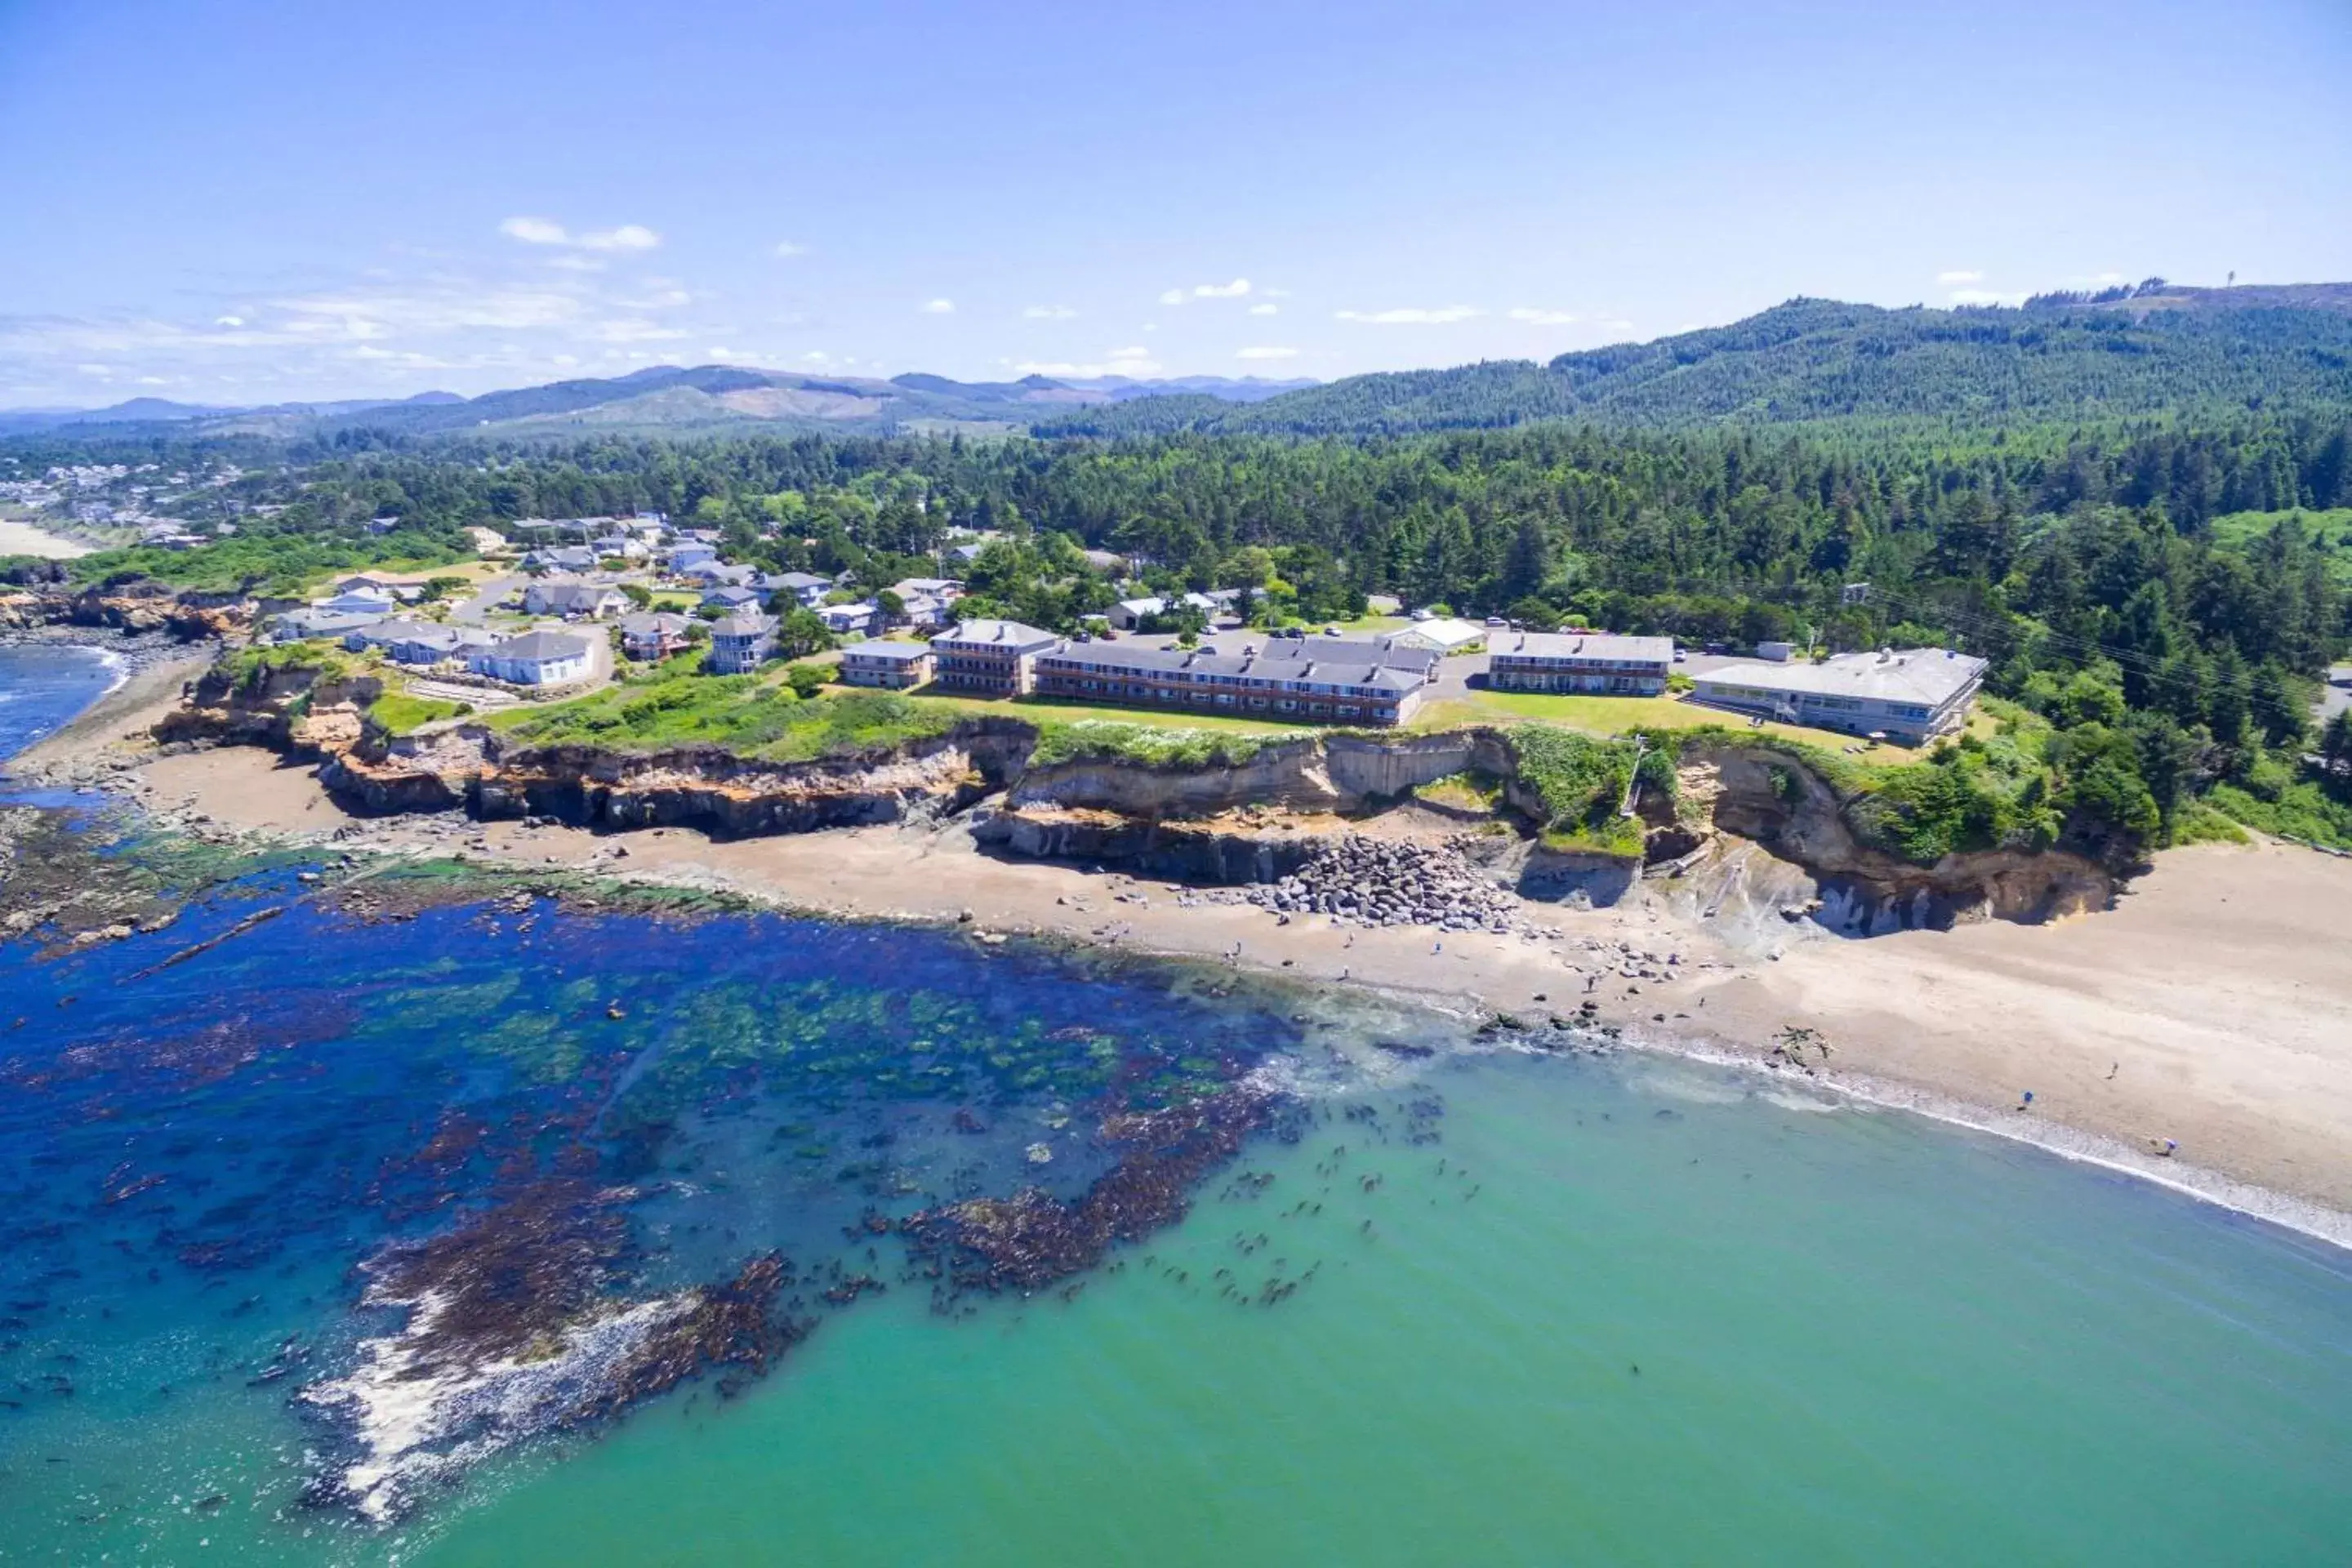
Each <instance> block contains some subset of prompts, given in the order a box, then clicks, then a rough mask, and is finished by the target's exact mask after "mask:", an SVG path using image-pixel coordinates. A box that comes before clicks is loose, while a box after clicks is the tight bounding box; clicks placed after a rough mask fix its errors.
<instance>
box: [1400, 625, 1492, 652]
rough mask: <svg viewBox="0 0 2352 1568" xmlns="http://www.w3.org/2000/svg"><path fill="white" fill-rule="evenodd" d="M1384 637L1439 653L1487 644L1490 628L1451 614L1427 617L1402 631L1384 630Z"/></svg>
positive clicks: (1471, 648)
mask: <svg viewBox="0 0 2352 1568" xmlns="http://www.w3.org/2000/svg"><path fill="white" fill-rule="evenodd" d="M1383 639H1384V640H1386V641H1389V642H1392V643H1401V644H1402V645H1403V646H1405V647H1425V648H1429V649H1431V650H1433V651H1434V652H1437V653H1469V652H1471V651H1473V650H1474V649H1477V648H1482V647H1486V627H1485V626H1473V625H1471V624H1470V623H1469V622H1468V621H1461V620H1455V619H1454V618H1453V617H1452V616H1432V617H1431V618H1430V619H1428V620H1425V621H1415V622H1414V623H1413V624H1412V625H1411V626H1407V627H1405V628H1404V629H1403V630H1402V631H1394V632H1388V633H1384V634H1383Z"/></svg>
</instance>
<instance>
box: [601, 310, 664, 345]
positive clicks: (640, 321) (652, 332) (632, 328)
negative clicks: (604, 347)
mask: <svg viewBox="0 0 2352 1568" xmlns="http://www.w3.org/2000/svg"><path fill="white" fill-rule="evenodd" d="M587 335H588V336H590V337H592V338H593V339H595V340H596V341H597V342H606V343H666V342H677V340H678V339H680V338H682V337H685V336H686V335H687V334H686V333H684V332H682V331H678V330H677V328H675V327H665V326H663V325H662V324H661V323H660V322H659V321H646V319H645V318H643V317H642V316H622V317H618V318H616V319H614V320H613V321H596V322H592V323H591V324H590V325H589V328H588V333H587Z"/></svg>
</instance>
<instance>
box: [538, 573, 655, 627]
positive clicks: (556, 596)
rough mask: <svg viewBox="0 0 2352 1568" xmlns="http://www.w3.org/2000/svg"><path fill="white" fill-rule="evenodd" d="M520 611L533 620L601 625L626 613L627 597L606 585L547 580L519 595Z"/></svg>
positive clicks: (563, 578)
mask: <svg viewBox="0 0 2352 1568" xmlns="http://www.w3.org/2000/svg"><path fill="white" fill-rule="evenodd" d="M522 607H523V608H524V609H525V610H526V611H528V612H529V613H530V614H531V615H534V616H563V617H564V618H565V619H567V620H592V621H601V620H603V619H604V618H605V617H606V616H617V615H619V614H620V613H621V612H622V611H624V610H625V609H627V608H628V607H629V596H628V595H626V594H624V593H622V592H621V591H620V590H619V589H618V588H615V587H614V586H613V585H612V584H609V583H583V582H582V581H580V580H579V579H578V578H576V577H549V578H545V579H543V580H541V581H540V582H536V583H533V584H530V586H529V587H527V588H525V589H524V590H523V591H522Z"/></svg>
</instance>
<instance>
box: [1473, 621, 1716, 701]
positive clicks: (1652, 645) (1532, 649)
mask: <svg viewBox="0 0 2352 1568" xmlns="http://www.w3.org/2000/svg"><path fill="white" fill-rule="evenodd" d="M1674 663H1675V642H1674V639H1673V638H1672V637H1617V636H1614V635H1612V634H1610V633H1607V632H1497V633H1496V634H1495V637H1494V641H1493V643H1492V645H1491V651H1490V653H1489V655H1488V658H1487V660H1486V679H1487V681H1488V682H1489V683H1490V684H1491V685H1492V686H1493V687H1494V688H1495V689H1496V690H1498V691H1587V692H1598V693H1601V694H1605V695H1608V696H1612V697H1655V696H1658V695H1659V694H1661V693H1662V692H1664V690H1665V689H1666V675H1667V672H1668V671H1670V670H1671V669H1673V668H1674Z"/></svg>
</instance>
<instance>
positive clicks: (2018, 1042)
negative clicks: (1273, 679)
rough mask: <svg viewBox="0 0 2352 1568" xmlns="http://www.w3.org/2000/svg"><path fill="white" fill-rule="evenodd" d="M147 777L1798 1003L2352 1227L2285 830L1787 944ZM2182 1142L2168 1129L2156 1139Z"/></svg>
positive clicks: (2326, 1003) (1351, 962) (542, 837)
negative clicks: (2037, 920) (2061, 897)
mask: <svg viewBox="0 0 2352 1568" xmlns="http://www.w3.org/2000/svg"><path fill="white" fill-rule="evenodd" d="M143 777H144V779H145V780H146V782H147V784H149V786H150V788H151V790H152V795H151V799H152V803H153V804H154V805H156V806H157V807H159V808H162V809H165V810H171V809H175V808H182V809H184V808H193V809H195V810H199V811H202V812H204V813H205V814H206V815H207V816H209V817H210V818H211V819H212V820H213V821H214V822H215V823H218V824H221V825H224V826H232V827H237V828H243V829H251V830H260V831H268V832H272V833H293V834H299V835H324V834H327V833H330V832H332V831H334V830H335V829H337V828H350V829H352V831H353V833H354V834H355V836H356V837H355V842H353V843H352V847H372V848H382V849H387V850H394V851H398V850H410V851H426V850H431V851H434V852H439V853H446V852H449V851H451V850H453V849H461V848H462V849H465V850H466V851H467V853H468V854H471V855H475V856H477V857H478V858H485V859H492V860H496V861H499V862H500V863H507V864H521V865H549V864H551V865H559V866H564V867H592V868H598V869H602V870H604V871H608V872H610V873H613V874H615V875H621V876H627V877H631V878H637V879H647V880H658V881H667V882H677V883H682V884H688V885H694V886H703V887H725V888H729V889H735V890H738V891H740V892H744V893H747V894H750V895H752V896H754V897H759V898H762V899H765V900H772V901H774V902H777V903H779V904H782V905H783V906H786V907H789V908H793V909H796V910H807V911H812V912H821V913H828V914H836V915H843V916H849V917H863V918H903V919H914V920H923V921H959V920H963V919H966V918H968V919H969V921H970V923H971V925H972V927H973V928H974V929H975V930H976V931H985V932H1013V933H1035V934H1042V935H1050V936H1057V937H1062V938H1066V939H1069V940H1073V941H1077V942H1092V943H1108V944H1116V945H1118V946H1119V947H1121V948H1123V949H1129V950H1133V951H1138V952H1151V953H1160V954H1169V955H1175V956H1182V957H1190V958H1196V959H1205V960H1210V961H1214V962H1231V963H1243V964H1246V965H1248V966H1250V967H1252V968H1254V969H1264V970H1267V971H1272V972H1276V973H1285V974H1288V975H1291V976H1293V977H1296V978H1299V979H1304V980H1317V981H1326V982H1346V983H1350V984H1366V985H1371V986H1376V987H1380V988H1382V989H1387V990H1391V991H1396V992H1400V993H1405V994H1412V995H1414V996H1417V997H1420V998H1423V999H1424V1000H1427V1001H1431V1002H1433V1003H1436V1004H1438V1005H1449V1006H1454V1007H1457V1008H1460V1009H1464V1010H1468V1009H1472V1008H1479V1009H1484V1010H1486V1011H1494V1012H1508V1013H1513V1014H1517V1015H1520V1016H1526V1017H1528V1018H1530V1019H1533V1020H1539V1019H1541V1018H1543V1017H1545V1016H1549V1015H1551V1014H1555V1013H1557V1014H1560V1015H1563V1016H1567V1015H1572V1014H1573V1013H1574V1012H1575V1011H1576V1009H1577V1007H1578V1005H1580V1003H1581V1002H1582V1001H1583V1000H1584V999H1585V998H1586V997H1587V996H1591V997H1592V998H1593V999H1594V1000H1595V1001H1596V1002H1597V1003H1598V1004H1599V1005H1600V1015H1599V1016H1600V1021H1601V1022H1604V1023H1608V1024H1613V1025H1616V1026H1620V1027H1622V1029H1623V1030H1624V1032H1625V1037H1626V1038H1627V1039H1628V1040H1629V1041H1631V1042H1633V1043H1635V1044H1640V1045H1645V1046H1652V1047H1659V1048H1664V1049H1672V1050H1680V1051H1687V1052H1692V1053H1695V1054H1699V1055H1706V1056H1715V1057H1721V1058H1728V1059H1735V1060H1746V1061H1750V1062H1756V1063H1759V1064H1760V1063H1763V1062H1764V1061H1765V1060H1766V1059H1767V1058H1768V1053H1769V1051H1770V1050H1771V1048H1772V1047H1773V1045H1774V1044H1775V1043H1776V1040H1777V1038H1778V1037H1779V1036H1780V1033H1781V1031H1782V1030H1784V1029H1786V1028H1788V1027H1790V1026H1802V1027H1808V1028H1811V1029H1814V1030H1817V1031H1819V1033H1820V1036H1821V1037H1822V1039H1823V1040H1824V1041H1825V1042H1826V1044H1827V1045H1828V1047H1829V1055H1828V1056H1827V1058H1826V1059H1824V1058H1822V1057H1821V1055H1820V1054H1819V1053H1818V1051H1814V1050H1808V1051H1807V1052H1805V1053H1804V1059H1805V1062H1806V1064H1807V1066H1808V1067H1809V1068H1811V1073H1810V1074H1809V1075H1806V1076H1805V1081H1806V1082H1807V1084H1808V1087H1826V1088H1832V1089H1840V1090H1843V1091H1845V1092H1849V1093H1853V1094H1855V1095H1858V1096H1861V1097H1863V1098H1865V1099H1870V1100H1877V1101H1880V1102H1885V1103H1893V1104H1901V1105H1906V1106H1908V1107H1911V1108H1913V1109H1916V1110H1923V1111H1926V1112H1927V1113H1929V1114H1933V1115H1937V1116H1941V1117H1944V1118H1946V1119H1948V1120H1953V1121H1962V1122H1965V1123H1968V1124H1969V1125H1974V1126H1978V1127H1982V1128H1985V1129H1988V1130H1990V1131H1997V1132H2000V1133H2003V1134H2006V1135H2011V1136H2017V1137H2023V1138H2029V1139H2032V1141H2034V1142H2040V1143H2042V1144H2045V1145H2047V1146H2049V1147H2053V1148H2055V1149H2058V1150H2060V1151H2061V1152H2066V1153H2068V1154H2070V1155H2074V1156H2076V1157H2080V1158H2085V1159H2092V1160H2096V1161H2099V1162H2102V1163H2108V1164H2112V1165H2116V1166H2118V1167H2122V1168H2126V1169H2131V1170H2135V1171H2137V1172H2139V1173H2144V1174H2147V1175H2149V1176H2152V1177H2154V1178H2156V1179H2158V1180H2162V1181H2167V1182H2169V1183H2172V1184H2176V1185H2180V1186H2184V1187H2186V1188H2189V1189H2190V1190H2195V1191H2200V1192H2203V1193H2205V1194H2208V1195H2211V1196H2214V1197H2216V1198H2218V1199H2220V1200H2221V1201H2225V1202H2230V1203H2232V1204H2234V1205H2237V1206H2240V1207H2245V1208H2249V1209H2252V1210H2253V1211H2255V1212H2260V1213H2265V1214H2270V1215H2273V1216H2275V1217H2279V1218H2282V1219H2285V1220H2287V1221H2289V1222H2291V1223H2296V1224H2300V1225H2303V1226H2305V1228H2309V1229H2314V1230H2315V1231H2318V1232H2321V1233H2323V1234H2328V1235H2331V1236H2334V1237H2337V1238H2338V1239H2342V1240H2345V1241H2347V1243H2352V1220H2347V1219H2346V1217H2345V1216H2346V1215H2352V1024H2347V1020H2352V943H2347V942H2344V941H2343V939H2342V938H2341V936H2340V935H2339V934H2336V927H2337V923H2338V922H2337V914H2338V912H2339V911H2340V910H2342V909H2343V908H2345V907H2346V906H2347V903H2352V862H2347V861H2343V860H2337V859H2333V858H2327V857H2325V856H2319V855H2315V854H2312V853H2309V852H2307V851H2304V850H2300V849H2295V848H2293V847H2283V846H2265V847H2255V848H2226V847H2199V848H2194V849H2186V850H2178V851H2172V852H2169V853H2167V854H2166V855H2164V856H2162V857H2161V858H2159V862H2158V868H2157V869H2156V870H2155V871H2154V872H2153V873H2151V874H2150V875H2149V876H2147V877H2146V878H2144V879H2141V880H2140V881H2138V882H2137V883H2135V884H2134V885H2133V887H2132V889H2131V890H2130V891H2128V892H2127V893H2126V895H2125V896H2124V898H2123V900H2121V902H2120V904H2119V905H2118V907H2117V908H2116V910H2111V911H2107V912H2104V913H2100V914H2095V915H2089V916H2084V917H2080V918H2077V919H2074V920H2071V921H2063V922H2060V923H2057V924H2053V925H2048V926H2020V925H2011V924H2006V923H2000V922H1986V923H1982V924H1977V925H1970V926H1964V927H1961V928H1959V929H1958V930H1955V931H1947V932H1935V931H1913V932H1906V933H1903V934H1900V935H1896V936H1891V937H1880V938H1875V939H1871V940H1866V941H1855V940H1847V939H1842V938H1838V937H1834V936H1831V935H1829V934H1828V933H1826V932H1824V931H1820V930H1819V929H1818V928H1815V927H1812V926H1811V925H1802V926H1790V927H1789V928H1787V930H1786V931H1785V932H1780V931H1775V932H1772V933H1769V937H1770V939H1771V941H1772V942H1773V943H1774V944H1775V945H1774V946H1773V947H1772V948H1771V950H1770V951H1769V952H1767V951H1765V950H1763V949H1761V948H1759V945H1758V944H1757V943H1756V942H1754V941H1753V940H1747V941H1741V942H1734V941H1730V940H1727V939H1726V938H1725V937H1722V936H1718V934H1717V933H1716V932H1715V931H1712V930H1711V929H1708V927H1707V926H1706V924H1704V923H1703V922H1694V921H1687V920H1685V919H1681V918H1679V917H1677V916H1675V915H1673V914H1671V913H1669V912H1668V911H1666V910H1664V909H1663V908H1661V907H1659V906H1658V905H1657V904H1656V903H1654V902H1652V901H1650V900H1646V899H1643V898H1641V897H1638V896H1637V897H1636V898H1634V899H1630V900H1626V901H1625V902H1624V903H1622V904H1621V905H1620V906H1619V907H1617V908H1615V909H1611V910H1583V911H1580V910H1571V909H1568V908H1565V907H1559V906H1549V905H1530V906H1529V907H1528V908H1529V914H1530V916H1531V918H1532V919H1533V920H1534V921H1535V922H1536V923H1537V924H1538V926H1540V927H1546V928H1549V929H1550V930H1551V931H1556V932H1557V933H1558V934H1557V935H1544V936H1538V937H1528V936H1523V935H1514V936H1496V935H1492V934H1488V933H1485V932H1446V933H1443V935H1442V937H1441V934H1440V933H1438V932H1435V931H1430V930H1428V929H1426V928H1420V927H1414V928H1401V929H1387V930H1374V931H1365V930H1349V929H1343V928H1339V927H1337V926H1334V925H1333V924H1332V923H1331V922H1330V921H1328V920H1327V919H1324V918H1323V917H1320V916H1300V917H1296V918H1294V920H1293V921H1292V922H1291V923H1289V924H1287V925H1284V924H1280V923H1278V922H1277V921H1276V917H1275V916H1273V915H1271V914H1269V913H1267V912H1266V911H1264V910H1258V909H1256V908H1254V907H1251V906H1247V905H1237V904H1228V903H1223V902H1216V901H1212V900H1207V899H1205V898H1204V897H1203V896H1202V893H1201V892H1200V891H1199V890H1196V889H1184V888H1181V887H1180V886H1177V885H1174V884H1171V883H1165V882H1158V881H1151V880H1141V879H1130V878H1128V877H1125V876H1121V875H1118V874H1116V873H1097V872H1095V871H1092V870H1090V869H1088V868H1084V867H1079V866H1069V865H1058V864H1049V863H1043V862H1034V861H1019V860H1003V859H998V858H994V857H992V856H990V855H987V854H984V853H982V852H981V851H979V850H977V849H975V848H974V847H972V846H971V840H970V837H969V836H968V835H967V834H965V833H964V832H962V831H961V829H960V828H954V827H950V828H949V829H947V830H945V831H933V830H930V829H928V828H917V827H896V826H889V827H871V828H855V829H842V830H835V831H832V832H826V833H819V834H811V835H802V836H793V837H773V838H756V839H747V840H740V841H734V842H716V841H713V840H712V839H710V838H709V837H706V836H705V835H703V834H701V833H699V832H698V831H695V830H692V829H688V828H679V827H671V828H658V829H648V830H644V831H638V832H633V833H628V834H614V835H599V834H594V833H591V832H588V831H586V830H583V829H578V828H566V827H537V828H531V827H524V826H521V825H520V824H518V823H512V822H499V823H487V824H478V823H472V822H468V821H466V820H465V819H463V818H459V817H457V816H438V817H392V818H377V819H363V818H357V817H353V816H349V815H348V814H346V813H345V812H344V811H343V810H342V809H341V807H340V806H338V805H335V803H334V802H333V801H332V800H331V798H330V797H329V796H327V795H326V794H325V793H324V792H323V791H322V790H320V788H319V786H318V784H317V783H316V781H315V780H314V779H313V778H312V776H311V775H310V771H309V770H308V769H305V768H299V767H288V766H283V765H281V764H280V763H278V759H277V758H276V757H274V756H272V755H270V754H268V753H267V752H259V751H253V750H242V749H232V750H224V751H216V752H199V753H193V754H189V755H185V756H179V757H171V758H163V759H160V760H158V761H156V762H154V763H152V764H151V765H149V766H148V767H146V768H145V769H144V770H143ZM1776 954H1777V956H1776ZM1670 959H1675V960H1679V962H1673V963H1670V962H1669V960H1670ZM1643 971H1646V972H1647V973H1646V974H1645V973H1642V972H1643ZM1779 1070H1780V1071H1782V1072H1783V1073H1786V1074H1789V1076H1798V1075H1797V1074H1795V1073H1794V1072H1793V1071H1792V1069H1789V1068H1781V1069H1779ZM2026 1089H2032V1090H2033V1091H2034V1098H2033V1102H2032V1108H2031V1109H2030V1110H2019V1109H2018V1107H2019V1105H2020V1104H2021V1099H2022V1095H2023V1091H2024V1090H2026ZM2165 1139H2170V1140H2173V1141H2175V1142H2177V1145H2178V1152H2177V1153H2175V1154H2173V1155H2171V1156H2169V1157H2166V1156H2159V1155H2158V1154H2156V1153H2154V1152H2152V1148H2153V1147H2155V1146H2158V1143H2160V1141H2161V1140H2165ZM2152 1141H2158V1142H2152ZM2243 1184H2252V1185H2253V1186H2254V1187H2258V1188H2261V1189H2264V1190H2265V1191H2263V1192H2253V1191H2247V1190H2245V1189H2244V1185H2243ZM2266 1193H2267V1194H2287V1195H2289V1196H2290V1197H2292V1198H2294V1199H2298V1200H2305V1201H2307V1202H2309V1203H2315V1204H2317V1205H2324V1207H2325V1208H2326V1210H2328V1211H2333V1212H2332V1213H2324V1214H2323V1213H2306V1212H2302V1211H2300V1210H2298V1208H2297V1207H2296V1205H2294V1204H2281V1203H2279V1202H2277V1201H2274V1199H2273V1198H2272V1197H2270V1196H2266V1195H2265V1194H2266Z"/></svg>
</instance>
